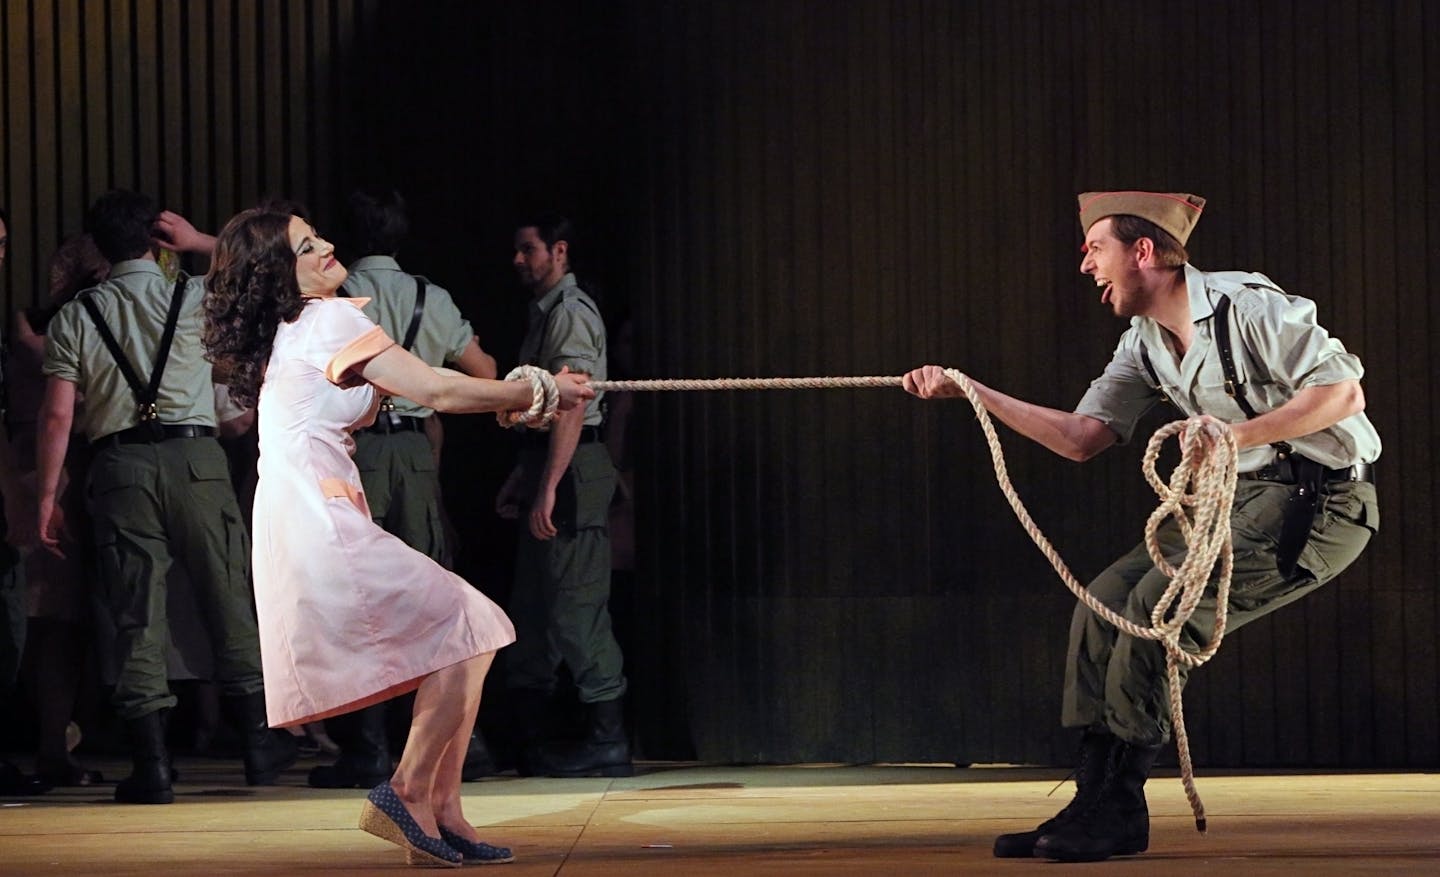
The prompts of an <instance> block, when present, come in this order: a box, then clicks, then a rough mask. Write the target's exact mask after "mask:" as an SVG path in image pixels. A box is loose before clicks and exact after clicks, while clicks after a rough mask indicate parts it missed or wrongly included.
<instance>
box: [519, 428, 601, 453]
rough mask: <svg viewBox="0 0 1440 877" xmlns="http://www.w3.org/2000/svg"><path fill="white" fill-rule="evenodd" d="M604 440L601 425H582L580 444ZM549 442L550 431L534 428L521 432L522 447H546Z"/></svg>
mask: <svg viewBox="0 0 1440 877" xmlns="http://www.w3.org/2000/svg"><path fill="white" fill-rule="evenodd" d="M603 441H605V432H604V430H603V429H601V428H600V427H598V426H582V427H580V441H579V442H578V444H582V445H584V444H589V443H590V442H603ZM549 444H550V433H548V432H537V431H535V430H533V429H527V430H525V432H524V433H523V434H521V436H520V445H521V447H526V448H530V447H545V446H548V445H549Z"/></svg>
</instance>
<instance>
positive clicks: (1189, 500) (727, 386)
mask: <svg viewBox="0 0 1440 877" xmlns="http://www.w3.org/2000/svg"><path fill="white" fill-rule="evenodd" d="M945 376H946V377H948V378H949V379H950V380H951V381H953V382H954V383H955V384H956V385H957V386H958V387H960V389H961V391H963V392H964V394H965V397H966V398H967V399H969V400H970V405H971V406H972V407H973V408H974V409H975V417H976V418H977V419H978V420H979V421H980V429H981V431H983V432H984V434H985V440H986V442H988V443H989V445H990V459H991V462H992V463H993V464H994V467H995V479H996V481H997V482H998V483H999V485H1000V491H1001V492H1002V493H1004V494H1005V499H1006V500H1007V501H1008V502H1009V503H1010V507H1011V508H1012V509H1013V510H1014V511H1015V516H1016V517H1017V518H1019V520H1020V524H1021V526H1023V527H1024V528H1025V532H1026V533H1027V534H1029V536H1030V539H1031V541H1033V542H1034V543H1035V545H1036V547H1038V548H1039V549H1040V553H1041V554H1043V555H1045V558H1046V559H1047V560H1049V561H1050V565H1051V567H1053V568H1054V570H1055V572H1056V573H1057V574H1059V576H1060V578H1061V580H1062V581H1063V582H1064V583H1065V587H1067V588H1069V589H1070V592H1071V593H1073V594H1074V595H1075V596H1076V598H1077V599H1079V600H1080V601H1081V602H1082V603H1084V604H1085V605H1086V607H1088V608H1089V609H1090V611H1092V612H1094V613H1095V614H1096V615H1097V616H1099V617H1100V618H1101V619H1103V620H1104V621H1106V622H1107V623H1109V624H1111V625H1113V626H1114V627H1115V628H1117V629H1118V630H1120V631H1122V632H1124V633H1126V634H1129V635H1130V636H1133V637H1136V638H1138V639H1147V640H1158V641H1159V642H1160V643H1161V644H1162V645H1163V646H1164V647H1165V665H1166V672H1167V674H1168V677H1169V682H1170V716H1171V720H1172V723H1173V725H1174V729H1175V748H1176V751H1177V754H1178V757H1179V762H1180V779H1181V783H1182V784H1183V785H1184V787H1185V797H1186V798H1187V799H1188V800H1189V801H1190V809H1191V811H1192V812H1193V813H1194V814H1195V828H1196V829H1197V830H1199V831H1201V832H1204V831H1205V828H1206V820H1205V805H1204V803H1203V802H1202V801H1201V800H1200V795H1199V793H1198V792H1197V791H1196V790H1195V772H1194V765H1193V763H1192V762H1191V759H1190V737H1189V735H1188V734H1187V733H1186V731H1185V707H1184V703H1183V701H1182V698H1181V684H1180V668H1181V667H1182V666H1184V667H1198V666H1200V665H1201V664H1204V663H1205V662H1206V661H1208V660H1210V659H1211V658H1212V657H1214V656H1215V653H1216V652H1217V651H1218V650H1219V648H1220V642H1221V640H1222V639H1224V637H1225V622H1226V618H1227V606H1228V605H1229V599H1230V576H1231V572H1232V570H1233V568H1234V550H1233V544H1232V542H1231V537H1230V508H1231V505H1232V504H1233V502H1234V499H1235V482H1236V471H1237V466H1238V462H1239V448H1238V446H1237V445H1236V443H1235V436H1234V434H1233V433H1232V432H1231V431H1230V430H1229V429H1228V428H1226V427H1225V425H1224V424H1222V423H1220V422H1218V421H1212V420H1201V419H1200V418H1192V419H1190V420H1177V421H1174V422H1172V423H1168V424H1166V425H1165V426H1162V427H1160V428H1159V429H1158V430H1156V431H1155V434H1154V435H1152V436H1151V437H1150V443H1149V444H1148V445H1147V446H1146V448H1145V455H1144V457H1143V458H1142V459H1141V464H1140V466H1141V470H1142V472H1143V473H1144V475H1145V480H1146V481H1147V482H1149V484H1150V486H1151V487H1152V488H1153V489H1154V490H1155V493H1156V495H1158V496H1159V497H1160V505H1159V506H1158V507H1156V509H1155V511H1153V512H1151V514H1150V517H1149V519H1148V520H1147V521H1146V522H1145V546H1146V549H1147V550H1148V551H1149V553H1150V559H1151V560H1152V561H1154V563H1155V566H1156V568H1157V569H1159V570H1160V571H1161V572H1163V573H1165V575H1167V576H1169V577H1170V584H1169V586H1168V587H1166V589H1165V592H1164V594H1162V595H1161V597H1160V599H1159V601H1158V602H1157V603H1156V604H1155V608H1154V609H1153V610H1151V613H1150V624H1149V626H1148V627H1147V626H1142V625H1139V624H1136V623H1134V622H1132V621H1130V620H1129V619H1128V618H1125V617H1124V616H1123V615H1120V614H1119V613H1117V612H1115V611H1114V610H1112V609H1111V608H1110V607H1108V606H1106V605H1105V604H1104V603H1102V602H1100V600H1098V599H1097V598H1096V597H1095V596H1094V595H1092V594H1091V593H1090V592H1089V591H1087V590H1086V589H1085V586H1084V585H1082V584H1081V583H1080V582H1079V580H1077V579H1076V578H1075V576H1074V574H1073V573H1071V572H1070V568H1069V567H1068V566H1066V564H1065V561H1064V560H1062V559H1061V558H1060V555H1059V553H1058V552H1057V551H1056V550H1055V547H1054V546H1053V545H1051V544H1050V540H1048V539H1046V538H1045V534H1044V533H1042V532H1041V531H1040V528H1039V527H1038V526H1037V525H1036V524H1035V521H1034V519H1033V518H1031V517H1030V513H1029V511H1027V510H1026V508H1025V504H1024V503H1022V502H1021V501H1020V497H1019V495H1018V494H1017V493H1016V492H1015V488H1014V486H1013V485H1012V484H1011V483H1010V476H1009V474H1008V473H1007V471H1006V467H1005V455H1004V452H1003V451H1002V450H1001V448H1000V438H999V436H998V435H996V433H995V426H994V424H993V423H992V422H991V420H990V413H989V412H988V411H987V410H986V409H985V404H984V402H982V401H981V399H980V394H979V393H978V392H977V391H976V390H975V388H974V386H973V385H972V384H971V383H970V380H969V379H968V378H967V377H966V376H965V375H964V374H962V373H961V372H959V371H957V370H955V369H945ZM590 386H591V387H593V388H594V389H596V390H597V391H599V390H610V391H615V392H625V391H664V390H780V389H824V388H832V387H898V386H901V378H899V377H855V378H720V379H714V380H653V381H592V382H590ZM1172 435H1179V437H1180V438H1179V441H1180V463H1179V464H1178V465H1177V466H1176V467H1175V470H1174V472H1172V473H1171V475H1170V481H1169V483H1168V484H1167V483H1166V482H1164V481H1163V480H1161V478H1160V476H1159V475H1158V474H1157V473H1156V471H1155V461H1156V459H1157V458H1158V457H1159V455H1160V448H1161V446H1162V445H1163V444H1164V442H1165V440H1166V439H1167V438H1169V437H1170V436H1172ZM1206 436H1208V438H1209V443H1210V444H1213V445H1214V448H1215V449H1214V452H1211V453H1206V451H1205V445H1206V441H1205V437H1206ZM1187 509H1188V510H1189V511H1187ZM1170 517H1173V518H1175V520H1176V523H1177V524H1178V525H1179V527H1180V533H1181V536H1182V538H1183V539H1184V540H1185V543H1186V544H1187V545H1188V546H1189V547H1188V549H1187V550H1186V552H1185V560H1184V561H1183V562H1182V563H1181V564H1180V566H1179V567H1178V568H1177V567H1174V566H1172V565H1171V564H1170V562H1169V561H1168V560H1167V559H1166V558H1165V556H1164V555H1163V553H1162V552H1161V548H1160V545H1159V542H1158V541H1157V539H1156V535H1155V534H1156V531H1157V530H1158V529H1159V528H1160V526H1161V524H1163V523H1164V522H1165V519H1166V518H1170ZM1217 562H1218V563H1219V564H1220V574H1219V576H1218V579H1217V581H1216V595H1215V624H1214V629H1213V630H1212V632H1211V638H1210V642H1209V644H1208V645H1206V646H1205V647H1204V648H1202V649H1200V650H1199V651H1198V652H1194V653H1192V652H1189V651H1186V650H1185V649H1184V648H1183V647H1182V646H1181V645H1180V637H1181V634H1182V632H1183V631H1184V628H1185V625H1186V624H1187V623H1188V622H1189V620H1190V617H1191V615H1193V614H1194V612H1195V608H1196V606H1198V605H1199V603H1200V600H1201V598H1202V597H1203V596H1204V594H1205V589H1206V586H1207V585H1208V583H1209V581H1210V578H1211V573H1212V571H1213V570H1214V568H1215V564H1216V563H1217Z"/></svg>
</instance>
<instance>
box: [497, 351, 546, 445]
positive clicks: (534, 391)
mask: <svg viewBox="0 0 1440 877" xmlns="http://www.w3.org/2000/svg"><path fill="white" fill-rule="evenodd" d="M505 380H507V381H529V382H530V399H531V401H530V407H529V408H528V409H527V410H525V411H497V412H495V419H496V420H498V421H499V422H500V425H501V426H503V427H505V428H507V429H508V428H509V427H512V426H528V427H530V428H531V429H539V430H546V429H549V428H550V421H552V420H554V419H555V414H556V409H558V408H559V407H560V388H559V387H558V386H556V384H555V376H554V375H552V374H550V373H549V372H547V371H546V370H545V369H543V368H539V367H537V366H533V365H520V366H516V367H515V368H513V369H511V371H510V374H508V375H506V376H505Z"/></svg>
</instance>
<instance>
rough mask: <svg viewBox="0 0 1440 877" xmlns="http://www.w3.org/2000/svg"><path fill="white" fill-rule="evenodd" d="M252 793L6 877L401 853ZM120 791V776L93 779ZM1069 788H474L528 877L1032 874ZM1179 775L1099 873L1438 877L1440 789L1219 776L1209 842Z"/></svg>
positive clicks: (901, 772) (6, 813) (222, 780)
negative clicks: (1027, 844)
mask: <svg viewBox="0 0 1440 877" xmlns="http://www.w3.org/2000/svg"><path fill="white" fill-rule="evenodd" d="M313 763H314V762H302V763H301V764H300V765H297V766H296V767H294V768H292V769H291V770H290V771H287V772H286V774H285V776H284V778H283V782H284V784H283V785H280V786H274V787H266V788H253V789H252V788H247V787H246V786H245V785H244V784H243V781H242V780H241V779H240V776H239V775H240V768H239V764H238V762H226V761H205V760H193V759H182V760H181V762H180V765H179V766H180V768H181V770H182V772H183V774H184V780H185V782H183V783H182V784H180V785H179V786H177V788H176V791H177V798H176V803H175V804H172V805H169V806H160V807H144V806H127V805H118V804H114V803H111V801H110V795H111V792H112V788H111V787H110V786H108V785H107V786H100V787H94V788H89V789H60V790H56V791H53V792H51V793H49V794H47V795H42V796H39V797H34V798H5V799H0V874H4V875H7V877H21V875H27V877H28V875H40V874H46V875H51V874H104V875H132V874H133V875H141V874H143V875H164V877H173V875H192V874H193V875H212V874H311V873H317V874H318V873H332V874H346V875H350V874H355V875H361V874H382V873H397V872H404V871H410V870H412V869H410V868H408V867H407V866H406V865H405V861H404V854H403V853H402V852H401V851H399V850H398V849H397V848H396V847H393V846H391V845H389V844H387V843H385V842H384V841H382V840H379V839H378V838H374V837H372V836H370V835H368V834H365V833H364V832H361V831H360V830H359V829H357V828H356V827H355V825H356V819H357V817H358V814H359V810H360V802H361V800H362V798H363V796H364V793H363V792H361V791H358V790H357V791H327V790H318V789H310V788H307V787H306V786H305V771H306V768H307V767H308V766H309V765H310V764H313ZM90 766H91V767H98V768H101V769H103V770H104V771H105V774H106V777H107V779H114V778H118V777H119V776H120V775H122V774H123V773H124V772H125V765H124V764H123V763H122V762H120V761H118V760H113V759H112V760H99V761H96V762H93V763H91V764H90ZM1064 773H1065V772H1064V771H1061V770H1051V769H1039V768H1017V767H999V766H996V767H972V768H968V769H956V768H949V767H933V766H898V765H896V766H837V765H805V766H779V767H768V766H767V767H713V766H701V765H691V764H671V763H651V764H645V765H642V766H641V770H640V773H639V774H638V775H637V776H635V777H634V778H630V779H623V780H602V779H585V780H558V779H537V778H530V779H520V778H515V777H497V778H493V779H488V780H484V781H482V782H478V783H469V784H467V785H466V786H465V806H466V811H467V814H468V815H469V817H470V818H471V819H472V820H473V821H474V822H475V823H476V824H477V825H479V826H480V827H481V836H482V837H484V838H485V839H486V840H488V841H491V842H493V843H496V844H502V845H506V846H510V847H512V848H513V849H514V851H515V855H516V861H515V862H514V863H513V864H509V865H502V866H497V868H492V869H487V870H486V872H485V873H487V874H491V873H493V874H496V875H502V877H522V875H527V877H528V875H565V877H581V875H587V877H600V875H620V874H625V875H650V874H655V875H685V877H690V875H697V877H709V875H716V877H720V875H723V877H741V875H752V874H754V875H772V874H773V875H780V874H785V875H790V874H825V875H834V874H882V875H911V874H921V875H924V874H936V875H939V874H946V875H966V874H987V875H988V874H1001V875H1004V874H1025V873H1040V872H1041V871H1045V870H1049V871H1051V872H1052V873H1053V869H1054V868H1056V867H1067V866H1057V865H1055V864H1053V863H1048V862H1044V861H1041V860H997V859H994V858H992V857H991V854H990V845H991V841H992V840H993V838H994V836H995V835H996V834H997V833H1000V832H1003V831H1020V830H1024V829H1027V828H1030V827H1032V826H1033V825H1034V824H1035V823H1037V822H1039V821H1041V820H1043V819H1045V818H1046V817H1048V816H1050V815H1051V814H1053V813H1054V811H1055V810H1057V809H1059V808H1060V807H1061V806H1062V805H1063V804H1064V803H1065V801H1067V800H1068V799H1069V796H1070V794H1071V792H1072V791H1073V787H1072V786H1070V785H1069V784H1068V783H1067V784H1066V785H1065V786H1063V787H1062V788H1060V789H1058V790H1056V791H1055V793H1054V795H1053V796H1051V797H1048V798H1047V797H1046V796H1047V794H1048V793H1049V792H1050V791H1051V789H1052V788H1053V787H1054V786H1055V784H1056V783H1057V782H1058V781H1059V780H1060V779H1061V778H1063V776H1064ZM1174 776H1175V774H1174V771H1173V770H1171V771H1168V772H1161V773H1160V774H1159V775H1157V776H1156V777H1154V778H1152V780H1151V781H1150V784H1149V785H1148V786H1147V792H1148V794H1149V799H1150V806H1151V811H1152V833H1151V841H1150V852H1148V853H1145V854H1143V855H1140V856H1135V857H1129V858H1124V859H1115V860H1111V861H1110V862H1106V863H1102V864H1095V865H1074V866H1068V867H1071V868H1081V869H1083V870H1084V873H1085V874H1087V875H1091V874H1093V875H1100V874H1128V875H1147V877H1148V875H1207V877H1210V875H1227V877H1232V875H1233V877H1240V875H1246V877H1248V875H1271V874H1274V875H1279V874H1284V875H1294V874H1337V875H1338V874H1345V875H1357V874H1365V875H1370V874H1435V873H1440V775H1436V774H1428V773H1405V774H1384V773H1343V774H1321V773H1291V772H1287V773H1261V772H1244V773H1240V772H1233V771H1229V772H1219V771H1216V772H1206V773H1202V775H1201V776H1200V778H1199V788H1200V794H1201V796H1202V797H1203V798H1204V800H1205V804H1206V808H1207V810H1208V813H1209V818H1210V832H1209V834H1206V835H1200V834H1198V833H1196V831H1195V829H1194V826H1193V822H1192V820H1191V817H1190V809H1189V806H1188V805H1187V804H1186V801H1185V797H1184V793H1183V791H1182V789H1181V787H1180V783H1179V781H1178V780H1176V779H1175V778H1174Z"/></svg>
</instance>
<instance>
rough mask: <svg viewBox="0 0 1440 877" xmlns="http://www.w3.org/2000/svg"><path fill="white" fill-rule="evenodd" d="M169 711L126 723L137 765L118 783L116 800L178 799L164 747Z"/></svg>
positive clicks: (159, 801) (153, 801)
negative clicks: (166, 719) (165, 714)
mask: <svg viewBox="0 0 1440 877" xmlns="http://www.w3.org/2000/svg"><path fill="white" fill-rule="evenodd" d="M166 712H168V710H156V711H155V712H152V713H146V714H145V715H143V716H141V717H140V718H138V719H130V720H129V721H127V722H126V723H125V726H126V729H127V730H128V731H129V732H130V756H131V759H132V760H133V762H134V768H133V769H132V770H131V771H130V776H128V777H126V778H125V779H123V780H121V781H120V782H119V783H117V784H116V785H115V800H116V801H119V802H120V803H121V804H169V803H172V802H173V801H174V800H175V790H174V788H172V786H171V783H172V782H173V780H172V779H171V776H170V753H169V751H168V750H166V748H165V716H164V713H166Z"/></svg>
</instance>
